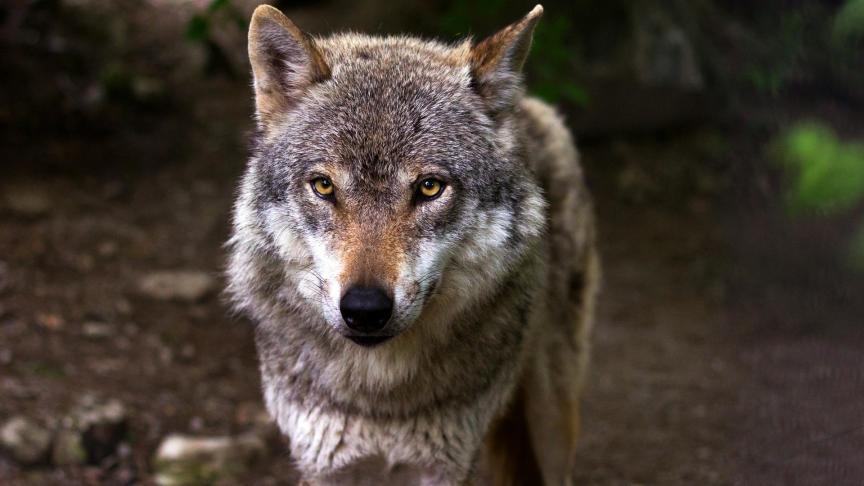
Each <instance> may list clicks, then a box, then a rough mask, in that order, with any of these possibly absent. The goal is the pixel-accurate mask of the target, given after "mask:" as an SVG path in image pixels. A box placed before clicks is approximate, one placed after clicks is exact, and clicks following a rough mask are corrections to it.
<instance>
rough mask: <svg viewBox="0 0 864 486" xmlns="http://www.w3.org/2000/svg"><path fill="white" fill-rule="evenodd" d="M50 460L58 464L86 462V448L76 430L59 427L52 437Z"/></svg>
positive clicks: (72, 464) (66, 464)
mask: <svg viewBox="0 0 864 486" xmlns="http://www.w3.org/2000/svg"><path fill="white" fill-rule="evenodd" d="M51 460H52V461H53V462H54V464H56V465H58V466H74V465H81V464H86V463H87V449H86V448H85V447H84V441H83V439H82V437H81V434H80V433H78V431H75V430H70V429H61V430H60V431H59V432H57V436H56V437H55V438H54V447H53V448H52V450H51Z"/></svg>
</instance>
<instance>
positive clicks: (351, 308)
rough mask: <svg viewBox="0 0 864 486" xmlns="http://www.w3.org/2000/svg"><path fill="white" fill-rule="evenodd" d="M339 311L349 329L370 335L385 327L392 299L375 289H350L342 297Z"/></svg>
mask: <svg viewBox="0 0 864 486" xmlns="http://www.w3.org/2000/svg"><path fill="white" fill-rule="evenodd" d="M339 310H340V311H342V318H343V319H345V324H347V325H348V327H349V328H351V329H353V330H354V331H357V332H362V333H372V332H375V331H380V330H381V329H383V328H384V326H385V325H387V321H389V320H390V315H391V314H392V313H393V299H391V298H390V297H389V296H388V295H387V293H386V292H384V291H383V290H382V289H379V288H376V287H351V288H350V289H348V291H347V292H345V295H343V296H342V301H341V302H340V303H339Z"/></svg>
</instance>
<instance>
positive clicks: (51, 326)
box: [36, 312, 66, 331]
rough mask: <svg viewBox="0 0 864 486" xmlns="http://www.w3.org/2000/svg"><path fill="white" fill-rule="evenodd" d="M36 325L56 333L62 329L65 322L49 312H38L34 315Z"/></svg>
mask: <svg viewBox="0 0 864 486" xmlns="http://www.w3.org/2000/svg"><path fill="white" fill-rule="evenodd" d="M36 323H37V324H39V325H40V326H42V327H44V328H45V329H48V330H51V331H56V330H58V329H60V328H62V327H63V325H64V324H65V323H66V321H65V320H64V319H63V317H61V316H59V315H57V314H53V313H50V312H40V313H39V314H36Z"/></svg>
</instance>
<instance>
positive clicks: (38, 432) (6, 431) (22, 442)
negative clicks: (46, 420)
mask: <svg viewBox="0 0 864 486" xmlns="http://www.w3.org/2000/svg"><path fill="white" fill-rule="evenodd" d="M0 446H2V448H3V449H5V450H6V451H8V452H9V454H10V455H11V456H12V457H13V458H14V459H15V460H16V461H18V462H20V463H22V464H26V465H32V464H38V463H40V462H42V461H44V460H45V459H46V458H47V457H48V452H49V451H50V449H51V432H50V431H49V430H48V429H46V428H45V427H42V426H41V425H39V424H38V423H36V422H34V421H32V420H30V419H28V418H26V417H20V416H19V417H13V418H11V419H10V420H8V421H7V422H6V423H4V424H3V426H2V428H0Z"/></svg>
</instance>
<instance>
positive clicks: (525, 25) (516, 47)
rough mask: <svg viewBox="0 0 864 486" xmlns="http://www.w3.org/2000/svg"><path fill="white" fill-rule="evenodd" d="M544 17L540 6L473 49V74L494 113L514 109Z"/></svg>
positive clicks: (479, 90)
mask: <svg viewBox="0 0 864 486" xmlns="http://www.w3.org/2000/svg"><path fill="white" fill-rule="evenodd" d="M542 15H543V7H542V6H540V5H537V6H536V7H534V9H532V10H531V11H530V12H528V15H526V16H525V17H523V18H522V19H521V20H519V21H518V22H516V23H513V24H510V25H508V26H507V27H505V28H503V29H501V30H499V31H498V32H497V33H495V34H494V35H492V36H491V37H487V38H486V39H484V40H483V41H482V42H480V43H479V44H477V45H476V46H474V47H473V48H472V49H471V71H472V75H473V77H474V82H475V84H476V86H477V90H478V92H479V93H480V95H481V96H483V97H484V98H485V99H486V100H487V102H489V103H490V107H491V108H492V110H493V111H495V112H497V111H501V110H505V109H507V108H509V107H511V106H512V105H513V103H514V102H515V101H516V99H517V98H518V96H519V94H520V93H521V89H522V76H521V73H522V65H523V64H525V58H527V57H528V51H529V50H530V49H531V37H532V35H533V33H534V27H535V26H536V25H537V22H538V21H539V20H540V17H541V16H542Z"/></svg>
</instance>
